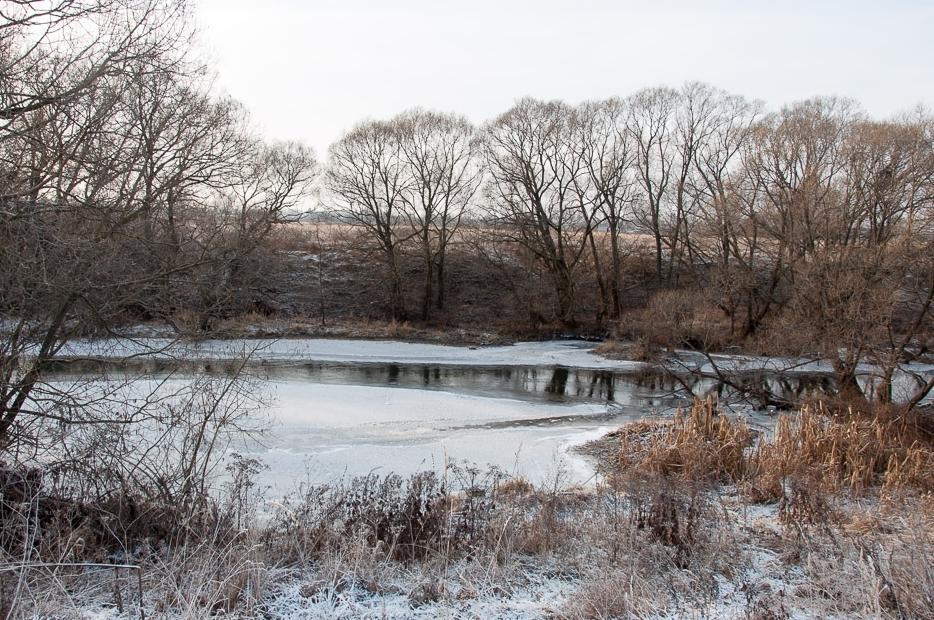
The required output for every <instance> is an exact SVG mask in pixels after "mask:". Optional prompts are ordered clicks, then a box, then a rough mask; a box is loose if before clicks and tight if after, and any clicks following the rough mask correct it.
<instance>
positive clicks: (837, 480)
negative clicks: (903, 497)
mask: <svg viewBox="0 0 934 620" xmlns="http://www.w3.org/2000/svg"><path fill="white" fill-rule="evenodd" d="M749 464H750V476H749V477H750V480H749V484H750V485H751V486H752V487H754V492H755V493H756V494H757V495H758V496H761V499H765V500H768V499H780V498H782V497H783V496H784V495H785V490H784V488H783V487H784V486H785V481H788V480H793V481H797V482H798V484H799V485H800V484H801V482H803V481H812V482H813V483H814V484H817V485H818V486H819V488H816V489H812V490H813V491H815V492H821V493H833V494H836V493H840V492H842V491H846V492H848V493H850V494H852V495H862V494H865V493H867V492H868V491H870V490H871V489H879V490H881V491H882V493H883V494H894V493H903V492H911V491H916V492H921V493H926V492H932V491H934V475H932V472H934V445H932V442H931V440H930V437H926V436H925V435H924V434H923V432H922V431H920V430H919V428H918V427H917V425H916V424H914V423H913V421H912V420H911V419H910V418H908V417H905V416H895V417H888V418H886V417H882V416H869V415H861V414H856V413H853V412H852V411H850V412H849V413H848V414H847V415H839V414H837V415H832V414H830V413H828V412H826V411H825V410H824V409H823V408H822V407H821V406H819V405H818V406H817V407H816V408H815V407H805V408H803V409H802V410H801V411H800V412H799V413H798V414H796V415H794V416H789V415H783V416H781V417H780V418H779V420H778V424H777V426H776V429H775V435H774V437H773V438H772V439H771V440H768V441H764V442H762V443H761V444H760V445H759V447H758V450H757V452H756V453H755V455H754V456H753V457H752V458H751V459H750V462H749Z"/></svg>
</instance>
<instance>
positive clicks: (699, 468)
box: [618, 400, 753, 483]
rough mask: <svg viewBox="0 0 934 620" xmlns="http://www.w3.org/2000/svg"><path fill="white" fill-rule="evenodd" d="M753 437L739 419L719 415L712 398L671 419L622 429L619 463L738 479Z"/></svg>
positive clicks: (687, 476)
mask: <svg viewBox="0 0 934 620" xmlns="http://www.w3.org/2000/svg"><path fill="white" fill-rule="evenodd" d="M752 441H753V432H752V431H751V430H750V429H749V427H748V426H747V425H746V424H745V423H744V422H742V421H740V420H735V419H732V418H730V417H729V416H727V415H724V414H722V413H720V411H719V410H718V409H717V407H716V405H715V404H714V403H713V401H710V400H707V401H696V402H695V403H694V405H693V406H692V407H691V409H690V410H689V411H687V412H684V411H682V410H680V409H679V410H678V411H677V413H676V414H675V417H674V419H673V420H671V421H665V422H647V421H641V422H636V423H635V424H634V425H631V426H629V427H624V428H623V429H621V433H620V446H619V456H618V465H619V466H620V468H622V469H625V470H632V469H637V470H641V471H646V472H651V473H656V474H660V475H663V476H677V477H679V478H681V479H684V480H690V481H695V482H701V481H704V482H709V483H717V482H737V481H739V480H742V479H743V478H744V477H745V476H746V473H747V472H746V470H747V466H748V460H747V458H746V454H745V453H746V449H747V448H748V447H749V446H751V445H752Z"/></svg>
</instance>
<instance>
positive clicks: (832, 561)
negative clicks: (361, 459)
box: [5, 404, 934, 620]
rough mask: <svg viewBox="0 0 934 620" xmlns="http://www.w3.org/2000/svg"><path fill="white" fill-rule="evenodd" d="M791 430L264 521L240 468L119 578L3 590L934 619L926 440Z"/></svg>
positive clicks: (449, 483)
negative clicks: (549, 478) (570, 481)
mask: <svg viewBox="0 0 934 620" xmlns="http://www.w3.org/2000/svg"><path fill="white" fill-rule="evenodd" d="M802 417H803V420H804V421H803V422H802V421H797V422H796V421H792V420H790V419H786V420H787V421H785V422H780V429H784V430H781V431H780V432H779V433H778V434H777V435H776V436H775V437H774V438H772V439H766V440H764V441H755V439H756V438H754V437H752V436H751V435H750V434H749V433H748V432H747V431H748V429H746V428H744V426H743V425H742V423H741V422H736V421H735V420H732V419H730V418H727V417H725V416H720V415H719V414H718V413H717V412H716V411H715V410H714V409H713V408H712V407H711V406H710V405H704V404H698V405H697V406H696V407H694V408H693V409H692V410H691V411H689V412H685V413H684V414H683V415H680V416H678V417H676V419H675V420H674V421H667V422H657V423H653V424H646V423H636V424H634V425H630V426H627V427H624V428H622V429H620V431H619V432H618V433H617V434H616V436H615V437H616V446H617V454H616V456H615V458H611V459H610V460H609V461H608V462H607V463H606V467H605V468H603V471H604V472H605V474H604V475H603V476H601V477H600V479H599V481H598V482H597V483H596V484H595V485H593V486H589V487H586V488H582V487H564V486H560V485H551V486H549V485H548V484H538V485H532V484H530V483H528V482H526V481H524V480H521V479H515V478H511V477H509V476H507V475H504V474H503V473H501V472H497V471H495V470H485V469H480V468H473V467H452V468H449V469H447V470H446V471H445V473H444V474H443V475H442V476H440V477H439V476H436V475H433V474H419V475H416V476H413V477H411V478H407V479H406V478H400V477H396V476H388V477H379V476H368V477H365V478H358V479H356V480H353V481H345V482H340V481H337V482H334V483H332V484H326V485H313V486H309V487H305V488H302V489H301V490H299V491H297V492H295V493H294V494H292V495H291V496H289V497H287V498H284V499H282V500H281V501H278V502H276V503H274V504H272V505H271V508H272V510H273V513H272V516H271V517H268V516H267V518H265V519H263V520H262V521H260V520H258V519H257V513H256V511H255V506H257V505H258V500H259V497H258V495H257V489H256V488H255V487H254V486H252V485H251V483H250V480H251V478H252V475H253V474H254V473H255V472H254V471H253V470H252V469H251V468H250V467H251V466H250V464H249V463H241V468H240V470H239V472H240V473H241V474H242V475H241V476H239V477H236V478H235V483H234V484H231V485H230V486H229V487H228V488H227V490H226V492H225V494H223V495H221V496H217V497H215V498H213V499H212V500H211V502H210V504H209V507H210V509H207V510H204V511H198V512H196V513H195V515H194V517H195V518H189V519H187V520H186V521H185V524H184V526H183V528H182V529H181V530H178V531H175V532H173V533H171V534H169V535H168V536H167V537H166V535H165V534H163V537H164V538H161V539H160V538H159V537H158V536H157V535H156V532H158V531H160V530H158V529H153V530H151V531H150V536H149V537H148V538H146V537H143V538H142V539H141V540H140V541H137V542H136V543H135V544H129V545H124V546H123V547H122V548H123V549H125V550H126V551H124V552H123V553H122V554H121V555H120V556H119V563H120V564H121V565H122V567H116V568H114V567H112V566H109V567H106V570H101V569H100V567H91V566H88V565H85V564H82V563H81V562H79V563H78V565H77V568H75V565H70V568H66V567H63V566H58V565H49V566H44V567H42V568H41V569H38V570H35V571H33V572H31V573H29V574H30V577H29V580H30V581H29V584H28V587H26V588H21V587H19V586H20V585H21V582H16V586H17V588H16V589H15V590H14V589H13V588H12V585H13V584H11V583H10V580H7V581H6V582H5V583H6V584H7V592H10V591H15V592H17V596H18V597H19V598H18V601H19V604H20V605H21V606H22V607H21V608H20V609H21V610H23V611H24V612H35V613H34V614H33V615H40V616H42V615H47V616H52V617H60V616H61V614H63V613H67V614H68V615H69V617H81V618H95V619H102V618H108V619H113V620H116V619H121V620H122V619H124V618H135V617H139V616H140V608H141V607H142V610H143V611H145V613H146V615H147V617H150V616H153V615H159V616H160V617H166V618H196V617H203V616H204V615H205V614H207V613H211V614H213V615H219V616H229V617H246V618H254V617H288V618H319V617H334V618H358V617H363V618H382V617H392V618H429V617H430V618H435V617H447V618H475V617H485V618H542V617H550V618H568V619H583V618H610V617H638V618H653V619H668V618H682V617H711V618H758V619H771V618H815V617H820V618H841V619H842V618H910V619H915V618H917V619H926V618H930V617H931V614H930V612H931V610H932V609H934V578H932V571H931V568H932V566H931V558H932V557H934V500H932V497H934V496H932V490H934V489H932V487H931V485H932V480H931V478H930V476H926V475H925V473H929V472H930V471H931V468H930V467H931V464H932V463H934V459H932V454H934V452H932V448H931V444H930V441H927V442H926V443H925V442H922V443H919V441H920V440H919V436H917V435H913V436H909V434H908V432H909V430H910V428H909V427H907V426H904V424H903V423H902V422H898V421H894V422H892V423H891V424H886V423H884V422H882V421H881V420H879V419H866V420H865V421H864V422H859V424H856V425H854V423H853V421H852V420H851V421H835V420H834V418H833V417H830V416H824V415H820V416H818V415H817V414H814V413H804V414H802ZM880 424H881V425H882V426H879V425H880ZM870 436H872V437H874V438H875V439H876V440H877V441H876V442H875V443H871V444H866V443H865V441H864V440H865V439H867V438H868V437H870ZM867 446H868V447H871V448H872V449H873V451H872V452H871V453H866V454H864V453H863V452H862V450H865V449H866V447H867ZM790 448H793V449H790ZM840 455H848V457H847V458H840ZM884 457H888V458H884ZM778 472H780V474H781V475H779V476H778V477H775V475H776V473H778ZM919 474H920V475H919ZM773 483H774V484H773ZM39 505H40V506H41V505H43V504H41V503H40V504H39ZM140 508H143V509H145V508H147V507H146V506H141V507H140ZM150 508H151V507H150ZM143 514H148V513H147V511H146V510H144V511H143ZM169 515H171V513H169ZM162 517H163V518H165V517H166V515H165V513H162ZM143 524H145V521H143ZM7 525H11V524H10V523H7ZM12 525H16V524H15V522H13V524H12ZM112 525H113V524H112V523H111V524H110V525H109V526H108V527H112ZM46 527H47V526H46ZM100 527H101V528H103V527H104V525H103V524H101V526H100ZM136 527H137V528H138V527H140V522H139V520H137V522H136ZM5 531H7V532H13V531H15V529H10V528H7V529H6V530H5ZM56 531H61V530H53V532H56ZM101 531H103V529H102V530H101ZM137 531H139V530H137ZM96 533H99V532H95V530H94V528H93V527H92V526H88V527H86V528H85V529H84V530H82V534H83V540H84V541H85V543H84V544H85V546H81V547H79V546H78V545H77V543H76V542H75V540H76V539H75V538H74V537H71V538H69V539H68V540H70V541H71V542H70V543H69V545H70V546H69V545H66V547H65V550H66V552H67V554H71V555H70V557H72V558H74V559H78V560H84V561H87V560H86V559H85V558H87V557H89V554H92V552H93V549H92V548H91V547H90V545H89V544H88V543H89V542H90V541H92V540H94V538H93V536H94V535H95V534H96ZM40 534H41V535H47V534H48V533H47V531H46V530H43V531H42V532H40ZM45 542H48V541H45ZM127 542H128V541H127ZM111 548H112V547H111ZM92 557H93V556H92ZM111 557H112V558H113V562H112V563H116V560H117V558H116V556H111ZM26 572H27V569H25V568H23V569H18V571H17V570H14V571H13V574H16V575H18V576H19V577H20V579H21V580H23V579H26V578H25V577H23V575H25V574H26ZM27 615H28V614H27Z"/></svg>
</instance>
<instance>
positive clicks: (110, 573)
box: [0, 0, 934, 618]
mask: <svg viewBox="0 0 934 620" xmlns="http://www.w3.org/2000/svg"><path fill="white" fill-rule="evenodd" d="M195 34H196V32H195V29H194V27H193V25H192V21H191V10H190V7H189V6H188V3H187V2H186V1H185V0H42V1H37V2H32V1H28V2H27V1H21V0H0V525H2V529H0V615H2V616H3V617H10V618H16V617H68V616H76V617H80V616H93V617H107V616H112V617H119V616H133V617H135V616H138V615H144V614H145V615H146V616H147V617H148V616H152V615H157V616H158V615H163V616H167V617H204V616H205V615H208V614H217V615H222V614H227V615H230V616H234V617H236V616H247V617H249V616H263V615H265V616H281V615H292V616H296V617H301V616H302V615H305V616H308V617H317V616H321V615H336V616H341V615H343V616H347V617H354V616H359V615H367V614H368V615H372V616H382V615H393V616H419V615H421V616H437V615H442V616H443V615H449V616H457V615H461V616H503V617H513V616H522V615H526V616H530V617H538V616H542V615H552V616H557V617H572V618H573V617H614V616H637V617H653V616H656V617H665V616H668V617H681V616H684V615H734V616H735V615H740V616H749V617H760V618H768V617H785V616H794V615H819V616H824V615H832V616H833V615H835V616H839V617H851V616H854V615H857V616H858V615H866V616H874V617H879V616H883V617H918V618H924V617H931V609H932V564H931V557H932V540H931V537H932V530H931V520H932V501H931V493H932V488H931V481H932V478H934V474H932V465H934V464H932V456H931V455H932V449H931V441H932V440H931V437H932V432H934V422H932V419H934V415H932V407H931V394H932V391H934V373H932V366H931V362H932V357H931V351H932V335H934V191H932V190H934V120H932V116H931V114H930V113H929V112H927V111H925V110H923V109H918V110H915V111H913V112H910V113H906V114H902V115H899V116H897V117H894V118H891V119H875V118H871V117H869V116H868V115H867V114H865V113H864V112H862V111H861V110H860V108H859V106H858V105H857V104H856V103H855V102H853V101H850V100H846V99H842V98H838V97H819V98H814V99H809V100H806V101H801V102H797V103H792V104H789V105H787V106H785V107H782V108H781V109H777V110H766V109H765V108H764V107H763V106H762V105H761V104H760V103H758V102H756V101H752V100H749V99H746V98H745V97H742V96H739V95H736V94H732V93H728V92H725V91H723V90H721V89H719V88H716V87H713V86H710V85H706V84H701V83H695V82H690V83H687V84H685V85H683V86H681V87H680V88H676V89H674V88H668V87H652V88H646V89H643V90H640V91H638V92H636V93H633V94H631V95H629V96H626V97H625V98H616V97H614V98H610V99H606V100H601V101H590V102H584V103H581V104H579V105H570V104H567V103H564V102H561V101H547V102H546V101H540V100H536V99H532V98H524V99H520V100H518V101H517V102H516V103H515V105H513V106H512V107H511V108H510V109H509V110H507V111H505V112H503V113H502V114H499V115H497V116H496V117H495V118H492V119H490V120H488V121H486V122H484V123H483V124H482V125H480V126H474V125H473V124H472V123H471V122H470V121H468V120H467V119H465V118H463V117H461V116H459V115H457V114H451V113H442V112H434V111H426V110H421V109H414V110H410V111H406V112H403V113H400V114H398V115H396V116H394V117H392V118H390V119H388V120H368V121H365V122H361V123H360V124H359V125H357V126H356V127H354V128H352V129H351V130H349V131H348V132H347V133H346V134H345V135H344V136H342V137H341V138H340V139H338V140H337V141H336V142H335V143H334V144H333V145H332V146H331V148H330V149H329V151H328V153H327V158H326V161H325V162H322V163H321V164H319V162H318V159H317V157H316V155H315V154H314V153H313V152H312V151H311V149H309V148H307V147H305V146H303V145H301V144H298V143H270V142H268V141H266V140H265V139H264V138H263V137H262V136H261V135H260V134H259V132H258V131H257V130H256V129H255V128H253V127H252V125H251V123H250V121H249V116H248V114H247V113H246V111H245V110H244V109H243V107H242V106H241V105H240V104H239V103H238V102H236V101H234V100H232V99H231V98H229V97H227V96H226V95H223V94H221V93H219V92H218V90H217V89H216V88H215V86H214V85H213V83H212V80H211V78H210V76H211V73H212V71H211V68H210V66H209V65H207V64H206V63H205V62H203V61H202V60H201V59H200V58H199V57H198V55H197V54H195V53H194V52H193V49H194V48H193V47H192V40H193V38H195ZM282 335H291V336H295V337H305V336H309V335H324V336H343V337H349V336H354V337H359V338H375V337H383V338H387V337H389V338H395V339H413V340H414V339H418V340H432V341H436V342H443V343H458V344H472V345H487V344H491V343H500V344H502V343H505V342H510V341H512V340H514V339H517V338H519V337H522V336H527V337H529V338H530V339H535V338H542V337H547V336H555V335H560V336H569V335H571V336H592V337H600V338H605V337H608V336H609V337H612V338H613V339H612V340H608V341H606V342H604V343H603V344H602V345H601V347H600V352H601V353H602V354H604V355H605V356H606V358H601V357H597V356H595V355H592V354H591V353H589V352H587V351H584V350H579V349H576V350H573V351H571V350H567V349H566V348H563V347H562V346H561V345H549V346H547V347H544V348H542V347H538V348H536V347H534V346H523V347H513V348H512V349H483V350H477V349H469V350H468V351H466V352H465V351H464V350H459V351H458V352H457V353H456V355H458V356H462V357H463V358H465V359H466V358H469V359H470V360H472V362H471V363H475V364H477V365H486V366H499V365H501V366H508V367H511V366H513V365H515V364H516V363H517V362H516V360H517V359H520V358H521V359H524V360H529V358H532V361H531V362H528V363H529V364H530V365H532V366H535V367H542V366H547V367H555V368H553V369H552V370H554V371H555V372H554V375H553V376H554V377H555V381H554V384H553V385H549V386H548V388H547V389H548V390H549V391H551V392H554V393H557V392H560V391H563V390H564V388H565V387H566V383H567V379H568V372H567V369H566V368H563V366H562V365H564V364H568V365H576V366H578V367H586V368H614V367H619V366H627V367H629V368H633V369H636V368H638V369H643V368H647V369H651V371H652V372H657V373H663V374H664V376H665V381H667V382H670V383H672V384H677V386H678V387H677V390H678V393H679V396H680V397H688V398H690V397H694V396H706V397H713V396H720V397H722V398H723V399H724V400H732V399H736V400H742V401H743V402H745V403H751V404H752V406H754V407H757V408H758V409H760V410H762V411H765V412H768V413H767V414H768V415H771V414H773V413H775V412H777V411H782V412H784V413H783V414H782V415H783V416H787V417H781V418H779V421H778V424H777V426H776V428H775V429H774V434H772V433H768V432H767V433H764V434H763V433H760V432H754V431H753V430H752V429H750V428H747V427H746V426H744V425H743V423H742V422H741V421H737V420H734V419H732V418H731V417H729V416H727V415H725V414H723V413H721V412H720V410H719V409H718V405H715V404H713V401H711V402H709V403H706V404H697V405H695V407H694V408H693V409H692V410H691V411H690V412H688V413H683V414H679V415H677V416H675V417H674V418H673V419H666V420H663V421H657V422H646V421H641V422H638V423H636V425H634V426H627V427H624V428H622V429H620V430H619V431H617V432H616V433H615V434H613V435H611V436H610V437H609V438H604V439H603V440H602V441H600V442H598V443H596V444H593V445H590V446H589V447H587V448H586V449H585V451H586V452H587V453H589V454H591V455H592V456H593V458H595V459H597V467H598V470H599V471H600V472H601V475H600V478H599V480H598V482H597V483H595V484H593V485H589V486H587V487H585V488H566V487H565V486H564V485H562V484H560V481H556V482H555V483H554V484H553V485H551V486H550V487H545V486H542V485H541V484H540V481H538V480H535V481H532V482H534V484H533V483H532V482H529V481H526V480H521V479H516V478H510V477H507V476H504V475H502V474H501V473H498V472H495V471H491V472H485V471H481V470H475V469H473V468H470V467H468V468H453V469H452V468H448V469H445V471H444V473H443V474H439V473H424V474H418V475H415V476H413V477H411V478H400V477H398V476H393V475H391V474H390V475H387V476H385V477H382V478H378V477H373V476H369V477H365V478H362V479H354V480H346V481H343V482H340V481H335V482H334V483H332V484H327V485H324V486H321V485H314V486H310V487H306V488H303V489H301V490H298V491H296V492H295V493H294V494H293V495H291V496H290V497H289V498H286V499H284V500H283V499H282V498H280V497H264V494H263V493H261V492H260V491H261V490H262V489H261V488H260V486H258V485H257V482H256V481H257V479H258V475H259V472H260V470H261V469H262V467H263V464H262V463H259V462H256V461H254V460H253V459H251V458H248V457H243V456H233V455H232V452H231V446H233V445H236V442H238V441H240V440H242V439H243V437H244V436H245V435H250V434H253V433H256V432H258V431H261V430H262V428H260V427H258V426H257V421H258V420H261V419H262V417H263V414H264V413H265V412H266V403H265V402H264V399H263V397H262V394H263V390H262V389H261V387H259V386H258V381H259V379H258V377H259V376H260V374H259V373H257V372H256V365H259V366H262V365H263V364H264V363H278V362H282V361H283V360H285V361H288V360H289V359H291V358H289V355H290V354H289V353H283V352H282V348H281V347H282V346H287V345H295V348H296V349H300V350H303V351H305V354H307V355H312V354H313V353H314V351H316V350H317V351H318V353H319V354H321V355H330V357H329V358H328V359H331V360H333V359H335V357H337V358H341V357H343V358H348V359H353V360H354V361H356V362H363V363H366V362H373V361H375V358H380V359H381V360H382V361H384V362H392V361H395V360H394V358H395V357H396V356H397V355H398V352H399V349H400V348H404V347H402V346H401V345H399V344H398V343H397V344H391V343H390V344H385V343H383V344H374V345H371V346H370V347H369V348H368V349H367V350H368V351H369V352H370V355H361V353H360V352H359V351H357V352H354V351H349V350H348V349H352V348H353V347H355V346H357V345H355V344H346V345H336V344H335V343H334V342H333V341H330V342H329V343H325V344H323V345H322V343H321V342H314V343H307V342H306V343H303V344H295V343H284V344H283V343H270V342H259V341H256V342H252V343H251V345H252V346H243V347H242V351H241V352H240V354H239V355H229V356H225V357H223V358H219V357H217V356H216V355H213V353H212V352H211V348H212V347H213V346H215V345H216V343H214V344H210V343H208V344H203V343H202V344H191V343H190V342H189V343H186V344H185V345H184V346H181V347H180V346H179V342H178V341H180V340H200V339H203V338H205V337H206V336H215V337H229V336H239V337H250V338H253V337H262V336H266V337H270V338H273V339H275V338H277V337H279V336H282ZM114 336H119V337H122V338H123V339H122V340H115V339H114V338H113V337H114ZM141 336H156V337H141ZM240 344H243V343H242V342H241V343H240ZM102 347H104V348H103V349H102ZM257 347H268V348H269V349H270V350H271V351H278V353H280V354H281V357H280V358H272V357H270V358H269V359H252V358H254V357H255V355H254V354H255V353H256V350H257ZM315 347H319V348H318V349H315ZM322 347H323V348H324V349H325V351H324V353H321V348H322ZM107 348H110V350H109V351H108V350H107ZM413 349H415V350H416V353H412V350H413ZM198 350H201V351H202V352H205V351H206V352H207V353H206V354H205V355H204V356H202V357H198V354H197V353H194V354H193V355H192V354H191V353H192V352H197V351H198ZM179 351H183V352H184V354H183V355H182V357H184V359H177V354H178V352H179ZM517 351H518V353H517ZM409 352H410V354H412V355H416V356H417V355H422V356H429V357H430V356H432V355H436V356H439V359H440V362H438V359H435V360H434V361H435V362H438V363H442V364H445V363H450V359H451V358H450V356H451V355H452V351H451V350H450V349H449V348H443V347H428V346H424V345H422V346H420V347H414V345H413V346H412V348H410V349H409ZM724 353H729V354H728V355H724ZM300 355H301V354H300ZM754 355H763V356H771V357H768V358H761V357H753V356H754ZM114 357H119V358H122V360H123V361H122V363H119V364H117V363H114V361H113V359H109V360H106V359H103V358H114ZM88 358H93V359H88ZM607 358H615V360H617V361H610V360H609V359H607ZM620 359H623V360H627V359H631V360H636V361H633V362H624V361H618V360H620ZM147 364H149V365H151V366H147ZM183 364H184V365H186V367H187V368H189V369H191V368H197V369H198V370H197V372H190V373H189V374H187V375H186V376H185V377H181V376H177V374H178V371H179V368H181V366H182V365H183ZM558 366H562V367H561V368H557V367H558ZM79 367H80V368H82V369H84V370H82V372H77V371H75V372H72V373H71V374H69V369H77V368H79ZM141 368H142V369H143V370H140V369H141ZM152 368H158V372H152V373H151V374H149V375H147V377H146V378H145V379H144V380H140V379H141V376H140V375H141V374H143V373H144V372H145V373H149V372H150V371H151V370H152ZM806 368H810V369H813V368H817V369H820V370H821V372H825V373H826V374H827V375H829V378H828V379H827V380H826V381H823V380H822V381H821V382H819V385H816V387H815V386H813V385H809V384H805V383H803V382H798V383H796V384H795V385H796V386H797V387H794V388H792V387H790V385H791V381H790V379H789V377H799V376H802V375H803V371H802V369H806ZM87 369H91V370H90V371H88V370H87ZM426 370H427V369H426ZM558 370H560V371H561V372H558ZM137 371H140V374H136V373H137ZM56 373H57V374H56ZM63 376H67V380H61V377H63ZM56 377H58V378H56ZM429 379H430V377H429ZM666 385H667V384H666ZM801 386H804V387H803V388H801V389H798V388H800V387H801ZM318 405H319V406H320V403H318ZM314 406H315V403H310V404H309V410H313V409H314ZM381 413H383V414H384V415H385V414H387V412H386V411H382V412H381ZM453 413H456V412H453ZM646 413H648V412H646ZM225 467H226V468H227V469H226V471H224V468H225ZM219 480H223V481H224V483H223V484H224V488H222V489H221V488H218V487H217V484H218V481H219Z"/></svg>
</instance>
